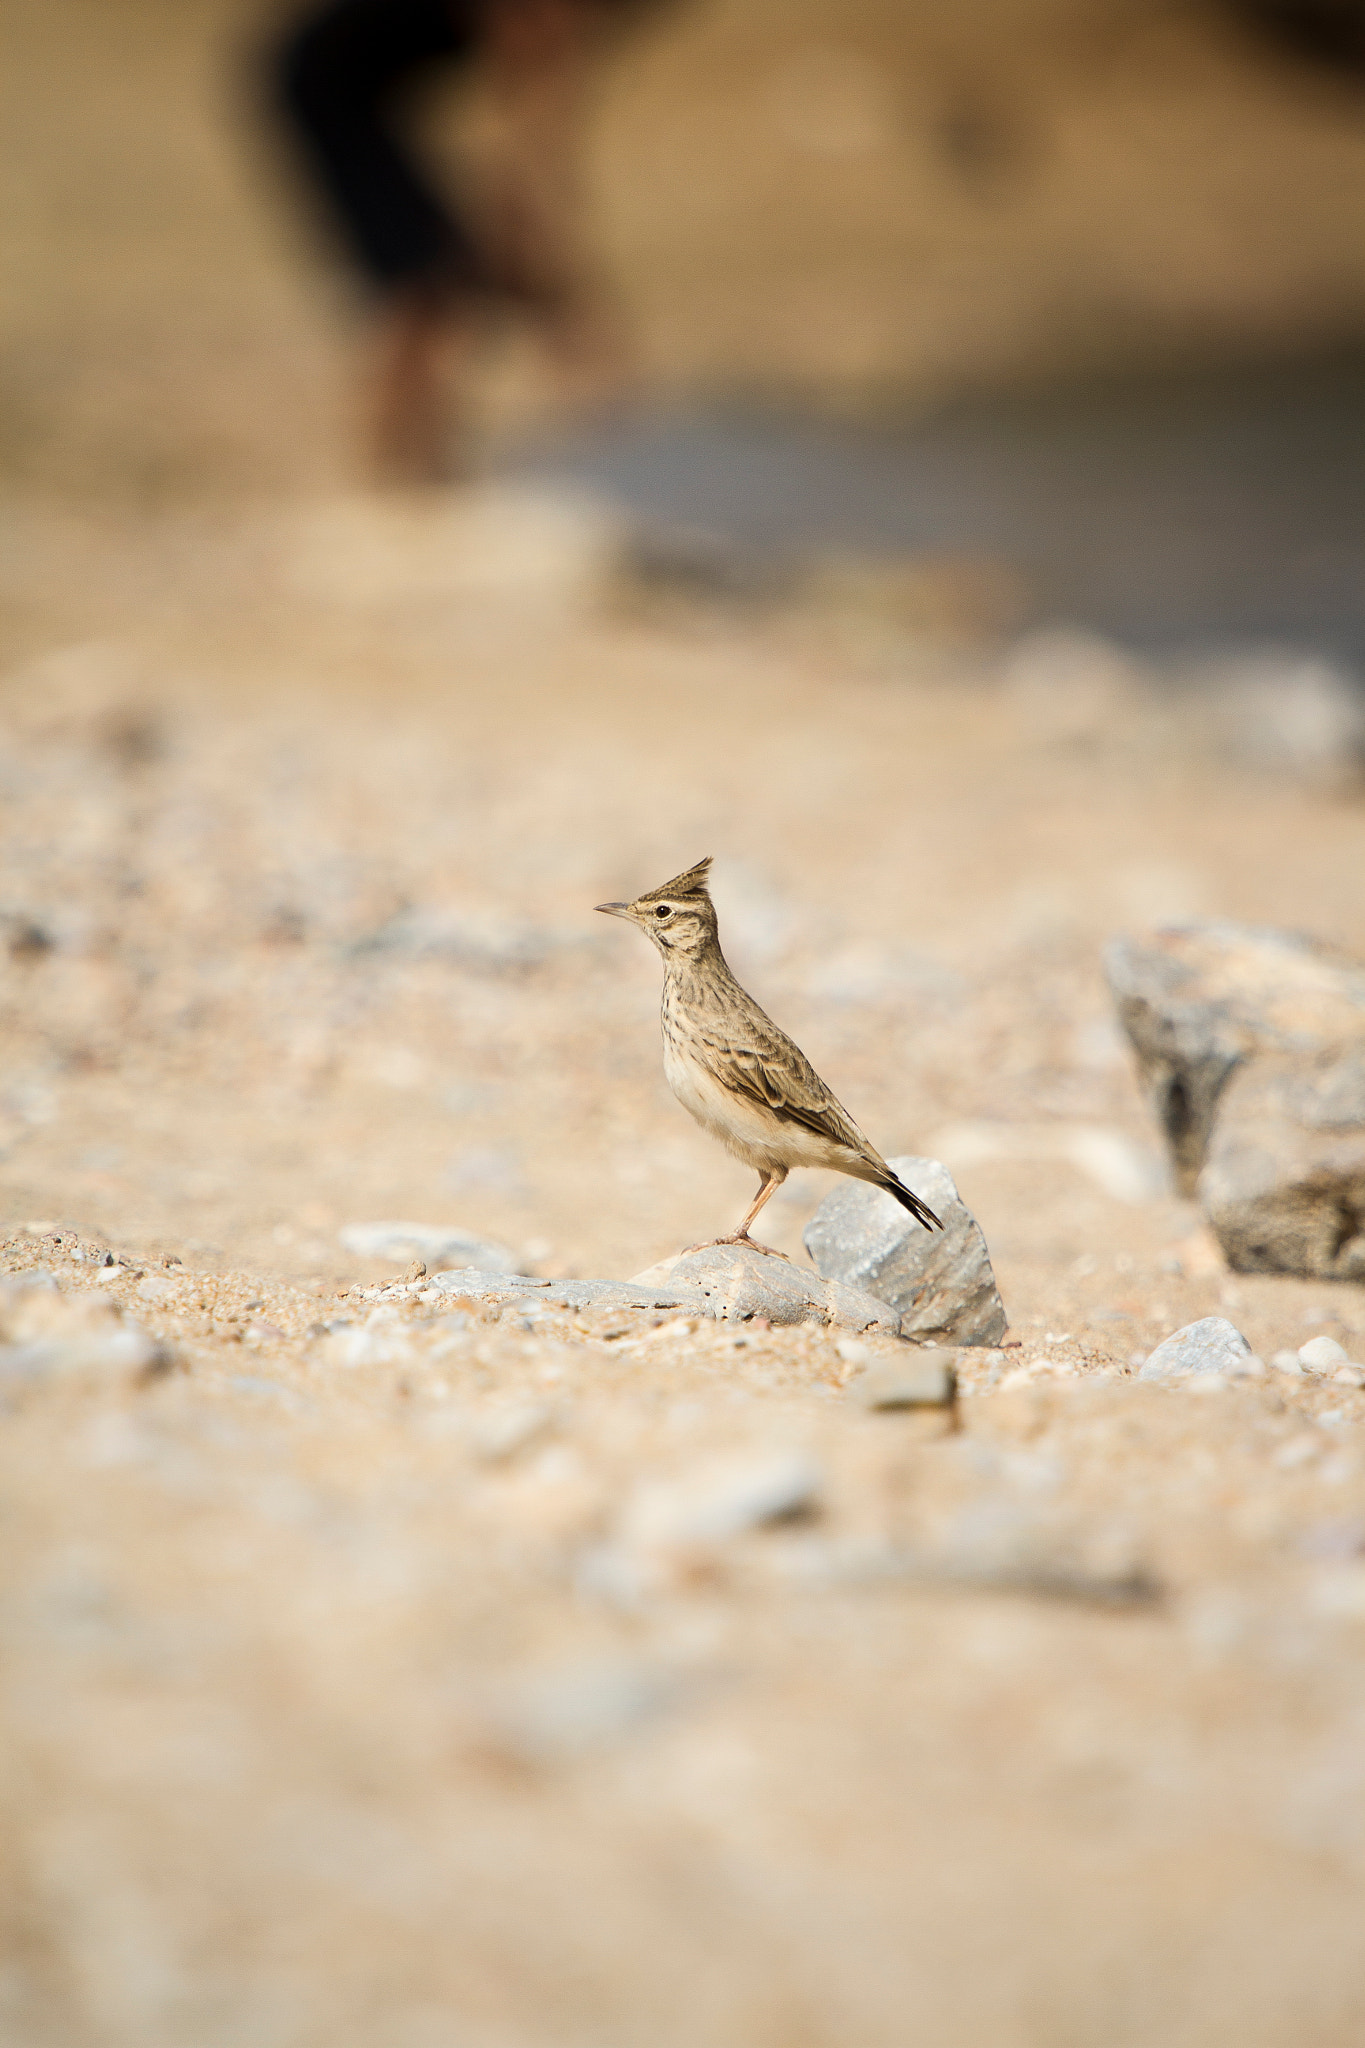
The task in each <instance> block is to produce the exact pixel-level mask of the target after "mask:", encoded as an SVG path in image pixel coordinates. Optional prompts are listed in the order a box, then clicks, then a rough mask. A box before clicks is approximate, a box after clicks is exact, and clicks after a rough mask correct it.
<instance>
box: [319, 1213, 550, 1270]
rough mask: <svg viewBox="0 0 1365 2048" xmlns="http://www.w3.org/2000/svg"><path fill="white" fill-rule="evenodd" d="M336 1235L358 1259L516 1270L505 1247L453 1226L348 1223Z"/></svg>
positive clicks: (512, 1253) (477, 1268) (476, 1268)
mask: <svg viewBox="0 0 1365 2048" xmlns="http://www.w3.org/2000/svg"><path fill="white" fill-rule="evenodd" d="M337 1235H338V1237H339V1239H340V1241H341V1243H342V1244H343V1245H344V1246H345V1248H346V1250H347V1251H348V1252H354V1253H355V1254H356V1255H357V1257H359V1258H362V1259H391V1260H392V1261H393V1263H394V1265H396V1266H406V1265H408V1264H409V1262H410V1261H411V1260H413V1259H421V1260H423V1261H424V1262H425V1263H426V1265H427V1267H428V1269H430V1268H431V1267H432V1266H439V1265H450V1264H451V1263H452V1262H453V1261H455V1260H458V1261H459V1264H460V1265H461V1267H465V1268H471V1267H472V1268H473V1269H474V1270H475V1271H476V1272H479V1273H515V1272H516V1271H517V1270H518V1268H517V1258H516V1254H515V1252H510V1251H509V1250H508V1249H507V1246H506V1245H504V1244H493V1243H491V1242H490V1241H489V1239H487V1238H483V1237H475V1236H474V1235H473V1234H472V1233H471V1232H470V1231H468V1230H460V1229H458V1228H456V1227H455V1225H453V1224H442V1223H348V1224H347V1225H346V1226H345V1228H344V1229H342V1230H340V1231H338V1233H337Z"/></svg>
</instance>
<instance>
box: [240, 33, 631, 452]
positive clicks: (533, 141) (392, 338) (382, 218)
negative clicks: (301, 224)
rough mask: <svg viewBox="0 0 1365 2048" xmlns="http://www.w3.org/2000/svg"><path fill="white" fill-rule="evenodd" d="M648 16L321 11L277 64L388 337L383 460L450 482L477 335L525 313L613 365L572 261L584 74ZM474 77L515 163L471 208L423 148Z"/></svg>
mask: <svg viewBox="0 0 1365 2048" xmlns="http://www.w3.org/2000/svg"><path fill="white" fill-rule="evenodd" d="M638 4H639V0H326V4H325V5H323V6H320V7H319V6H314V7H313V8H311V9H310V10H309V11H308V12H307V13H306V14H305V15H304V17H303V19H302V20H301V21H299V22H297V23H296V24H295V25H294V27H293V28H292V29H291V30H290V31H289V33H288V34H287V35H286V37H285V38H284V40H283V42H282V43H281V45H280V46H279V47H278V49H277V50H276V51H275V52H274V53H273V54H272V56H271V59H270V69H271V74H272V87H273V97H274V100H275V104H276V107H277V109H278V111H279V113H280V114H281V115H282V116H283V117H284V120H285V122H286V124H287V126H288V127H289V129H290V130H291V132H292V134H293V137H294V140H295V142H296V144H297V146H298V149H299V152H300V156H301V159H302V163H303V165H304V168H305V170H306V172H307V174H308V177H309V179H310V182H311V183H312V185H313V187H314V189H315V191H316V193H317V195H318V197H319V198H320V199H321V201H322V203H323V208H324V211H325V213H326V214H327V215H328V216H329V217H330V219H331V222H332V225H333V227H334V228H335V229H336V231H337V233H338V235H339V237H340V240H341V243H342V246H343V247H344V249H345V251H346V254H347V255H348V257H349V259H350V261H351V263H352V265H353V266H354V268H355V269H356V270H357V271H358V272H359V273H360V274H361V276H362V277H363V279H364V281H365V283H366V285H367V286H368V288H369V291H370V294H371V297H372V300H373V304H374V309H375V323H376V348H375V361H374V367H373V378H372V392H371V443H372V457H373V461H374V464H375V466H376V468H377V469H378V470H379V471H380V473H381V474H383V475H386V476H389V477H391V478H394V479H396V480H401V481H404V482H427V481H439V480H442V479H443V477H444V475H445V474H446V471H447V450H446V448H445V445H444V444H445V420H444V410H445V408H444V402H443V401H444V386H445V384H446V382H447V381H448V378H449V374H450V372H451V369H452V367H453V358H454V357H456V356H457V355H458V354H459V353H460V352H461V351H462V349H463V350H465V351H466V352H467V345H468V342H469V340H470V339H471V331H472V328H473V325H474V323H475V321H476V320H478V319H479V318H480V317H486V316H487V314H488V313H489V312H490V311H493V310H496V309H499V308H500V309H502V310H503V311H508V310H515V311H517V312H518V313H520V314H521V315H523V316H526V317H529V318H531V319H533V320H535V321H536V322H538V323H539V324H540V326H541V327H542V329H543V330H544V332H545V334H546V336H547V338H548V339H550V340H551V341H552V343H553V344H554V345H556V346H557V347H558V348H559V350H560V352H561V353H562V354H564V355H565V356H566V357H569V358H573V357H575V356H578V357H583V356H589V355H591V354H592V353H593V351H594V349H599V348H601V347H602V344H603V341H604V323H603V322H602V319H601V317H600V309H599V304H598V297H599V295H598V294H597V292H596V290H595V288H594V285H593V283H592V280H591V279H590V277H589V274H588V270H587V267H586V265H585V264H584V261H583V259H582V256H581V254H580V252H579V250H578V248H577V246H576V243H577V232H576V231H577V220H576V212H577V205H576V199H575V191H576V178H575V175H574V172H575V168H576V166H575V162H574V158H575V154H576V149H577V144H578V129H579V127H580V125H581V112H582V98H583V88H584V80H585V74H586V71H587V68H588V65H589V60H590V58H591V56H592V54H593V52H594V49H595V47H596V45H597V43H598V41H599V40H600V37H601V34H602V32H603V30H604V29H605V27H606V26H607V24H608V23H609V21H610V20H611V19H612V18H613V17H620V16H624V15H625V14H626V13H627V12H629V11H633V9H634V8H635V6H637V5H638ZM474 64H479V65H482V66H483V67H484V68H485V70H486V71H487V72H488V74H489V76H490V79H491V81H492V83H493V85H494V89H495V95H496V97H497V98H498V100H499V102H500V108H501V113H502V118H503V124H504V128H505V133H506V138H507V141H506V147H505V150H504V155H503V161H502V163H501V165H500V167H499V174H498V176H497V178H496V180H494V181H492V189H491V190H488V191H485V192H484V193H483V195H482V201H481V204H479V205H478V206H475V205H474V204H473V203H472V202H471V200H470V198H469V196H468V195H463V196H461V198H460V200H459V202H458V203H456V201H455V199H454V198H453V197H452V196H451V195H449V194H447V193H445V192H443V191H442V190H441V189H440V185H439V182H438V180H437V179H436V178H435V177H434V176H433V174H432V173H431V171H430V170H429V168H428V167H427V165H426V164H425V163H424V162H423V160H422V154H421V150H420V148H419V145H418V141H417V137H416V135H415V134H414V132H413V129H414V117H415V108H416V102H417V99H418V97H419V95H420V93H421V92H422V91H423V90H424V89H425V88H426V87H427V86H429V85H430V84H431V82H432V81H433V80H434V79H440V78H442V77H444V76H446V75H448V74H451V73H453V72H458V71H460V70H461V69H463V68H465V67H468V66H471V65H474Z"/></svg>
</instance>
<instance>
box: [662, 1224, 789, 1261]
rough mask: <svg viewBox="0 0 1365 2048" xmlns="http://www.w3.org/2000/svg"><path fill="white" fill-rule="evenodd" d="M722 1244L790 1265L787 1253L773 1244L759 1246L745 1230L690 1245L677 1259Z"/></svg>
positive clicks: (754, 1238)
mask: <svg viewBox="0 0 1365 2048" xmlns="http://www.w3.org/2000/svg"><path fill="white" fill-rule="evenodd" d="M724 1244H742V1245H743V1246H744V1247H745V1249H746V1250H747V1251H751V1252H762V1253H763V1255H764V1257H765V1258H769V1259H786V1261H787V1264H788V1265H790V1264H791V1256H790V1254H789V1253H787V1252H780V1251H779V1250H778V1249H777V1246H776V1245H775V1244H760V1243H759V1242H758V1239H757V1238H756V1237H750V1236H749V1233H748V1232H747V1231H746V1230H736V1231H734V1232H733V1233H732V1234H731V1235H730V1236H729V1237H708V1238H707V1240H706V1242H705V1244H690V1245H688V1246H687V1248H686V1250H684V1251H681V1252H679V1254H678V1257H679V1258H680V1259H685V1258H686V1257H687V1256H688V1253H689V1252H710V1251H714V1250H715V1249H716V1247H717V1245H724Z"/></svg>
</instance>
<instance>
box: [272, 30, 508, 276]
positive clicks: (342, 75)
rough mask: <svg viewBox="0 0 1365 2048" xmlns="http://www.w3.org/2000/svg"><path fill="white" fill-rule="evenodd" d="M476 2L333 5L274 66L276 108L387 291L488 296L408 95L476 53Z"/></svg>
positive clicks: (350, 240)
mask: <svg viewBox="0 0 1365 2048" xmlns="http://www.w3.org/2000/svg"><path fill="white" fill-rule="evenodd" d="M478 42H479V30H478V18H477V12H476V9H475V7H474V6H473V5H468V6H462V5H461V4H460V0H331V4H329V5H327V6H325V7H322V8H317V9H314V10H313V11H311V12H310V13H309V14H308V15H307V16H306V18H305V19H304V20H303V21H302V22H301V23H300V24H299V25H298V26H297V27H296V28H295V29H294V30H293V31H292V32H291V33H290V35H289V36H288V38H287V40H286V41H285V42H284V44H283V45H282V46H281V47H280V49H279V50H278V51H277V52H276V54H275V56H274V59H273V66H272V68H273V73H274V87H275V97H276V101H277V104H278V105H279V106H280V108H281V109H282V111H283V113H284V115H285V117H286V121H287V123H288V125H289V127H290V128H291V130H292V131H293V134H294V137H295V140H296V142H297V143H298V144H299V145H300V147H301V149H302V153H303V159H304V163H305V165H306V167H307V169H308V171H309V172H310V174H311V177H312V180H313V182H314V183H315V184H316V186H317V188H318V190H319V192H320V194H321V197H322V199H323V201H324V203H325V205H326V209H327V211H328V213H329V214H330V216H331V219H332V222H333V225H334V227H335V228H336V229H337V230H338V231H339V232H340V235H341V238H342V241H343V244H344V246H345V247H346V249H347V251H348V253H349V254H350V256H351V257H352V259H353V260H354V262H355V263H356V265H357V266H358V267H359V269H360V270H361V271H362V272H363V273H364V275H365V277H366V278H367V279H368V280H369V282H370V284H371V285H372V286H373V287H374V288H375V290H376V291H378V292H379V293H381V294H385V295H387V294H390V293H392V292H395V291H400V290H410V289H412V288H413V287H414V286H426V287H429V288H430V289H431V291H432V292H433V293H438V294H440V293H450V294H457V293H461V292H472V291H479V290H481V289H485V288H486V287H487V285H488V282H489V280H488V278H487V276H486V266H485V264H484V261H483V259H482V257H481V255H480V251H479V247H478V244H477V241H476V239H475V237H474V236H473V234H472V233H471V232H470V231H469V229H468V228H467V227H466V226H465V224H464V223H463V222H462V221H461V220H460V219H459V218H458V217H457V215H456V214H455V212H454V211H453V210H452V209H451V207H450V206H449V205H448V204H447V202H446V201H445V199H444V198H443V197H442V195H441V194H440V193H439V192H438V191H437V190H436V188H435V187H434V186H433V184H432V182H431V180H430V179H429V178H428V177H427V175H426V174H425V171H424V169H423V167H422V165H421V163H420V161H419V160H418V158H417V157H416V155H415V154H414V152H413V149H412V147H411V144H410V142H409V140H408V137H407V135H406V133H405V127H406V122H405V115H406V112H407V104H408V99H409V95H410V93H411V91H412V89H413V88H414V87H415V86H418V85H420V84H421V83H424V82H425V81H426V79H428V78H429V77H431V76H432V75H433V74H435V73H439V72H441V71H444V70H449V69H450V68H452V67H453V66H455V65H458V64H460V63H461V62H464V61H467V60H468V59H469V58H470V57H472V56H473V55H474V54H475V52H476V50H477V48H478Z"/></svg>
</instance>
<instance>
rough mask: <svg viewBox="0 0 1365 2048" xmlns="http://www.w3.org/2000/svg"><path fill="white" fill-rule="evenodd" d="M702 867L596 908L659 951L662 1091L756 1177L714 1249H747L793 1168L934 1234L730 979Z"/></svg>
mask: <svg viewBox="0 0 1365 2048" xmlns="http://www.w3.org/2000/svg"><path fill="white" fill-rule="evenodd" d="M710 865H711V861H710V857H709V855H708V857H707V858H706V859H705V860H702V861H698V862H697V865H696V866H695V867H694V868H689V869H688V870H687V872H686V873H685V874H682V875H675V876H674V878H673V880H672V881H671V882H665V883H664V884H663V885H662V887H660V888H658V889H650V890H649V891H648V892H647V893H646V894H645V895H643V896H637V897H636V898H635V901H634V902H633V903H599V904H598V905H597V908H598V909H599V910H602V911H605V912H607V914H608V915H609V916H611V917H624V918H627V919H628V920H629V921H630V922H631V923H632V924H637V925H639V927H640V929H641V931H644V932H647V933H648V935H649V937H650V939H651V940H652V941H653V943H654V944H655V945H656V946H657V947H658V949H659V952H660V954H661V955H662V958H663V963H664V994H663V1035H664V1074H665V1076H666V1077H667V1080H668V1085H669V1087H670V1088H671V1089H672V1090H673V1093H674V1094H675V1095H676V1096H677V1098H678V1100H679V1102H681V1104H682V1106H683V1108H684V1109H685V1110H687V1111H688V1112H689V1114H690V1115H692V1116H694V1117H695V1118H696V1120H697V1122H698V1123H699V1124H701V1125H702V1127H703V1129H705V1130H708V1131H710V1132H711V1134H712V1136H713V1137H716V1138H719V1139H720V1141H721V1143H722V1144H723V1145H725V1146H727V1147H728V1149H729V1150H730V1151H731V1152H733V1153H734V1155H735V1157H736V1158H737V1159H742V1160H743V1161H744V1162H745V1164H746V1165H748V1166H752V1167H753V1168H754V1169H755V1171H756V1172H757V1173H758V1175H759V1189H758V1194H757V1195H756V1197H755V1198H754V1201H753V1204H752V1206H751V1208H750V1210H749V1213H748V1215H747V1216H746V1217H745V1218H744V1221H743V1222H742V1223H741V1224H740V1226H739V1229H738V1230H737V1231H736V1232H735V1233H734V1235H733V1236H732V1237H722V1238H716V1239H715V1240H714V1242H715V1243H717V1244H748V1243H751V1242H752V1240H751V1238H750V1237H749V1225H750V1224H751V1223H752V1222H753V1220H754V1218H755V1217H756V1216H757V1214H758V1212H759V1210H760V1209H761V1208H762V1207H763V1204H764V1203H765V1202H766V1201H767V1199H768V1197H769V1196H770V1195H771V1194H772V1192H773V1190H774V1189H775V1188H779V1187H781V1185H782V1183H783V1181H784V1180H785V1179H786V1178H787V1175H788V1174H789V1173H790V1171H791V1169H792V1168H793V1167H794V1166H825V1167H833V1168H834V1169H835V1170H836V1171H837V1172H839V1173H847V1174H850V1175H852V1177H853V1178H854V1179H855V1180H865V1181H870V1182H871V1183H872V1185H873V1186H874V1187H879V1188H884V1189H885V1190H886V1192H887V1193H888V1194H890V1195H894V1196H895V1198H896V1200H897V1201H898V1202H899V1203H900V1205H901V1207H902V1208H904V1209H908V1210H909V1211H910V1214H911V1215H912V1216H914V1217H915V1218H916V1219H917V1221H919V1222H920V1223H922V1224H923V1225H924V1226H925V1228H926V1229H930V1230H940V1229H942V1227H943V1226H942V1224H941V1223H940V1222H939V1219H938V1217H937V1216H935V1214H934V1212H933V1210H932V1209H930V1208H929V1207H928V1206H927V1204H925V1203H924V1202H922V1201H921V1200H920V1198H919V1196H918V1195H917V1194H915V1193H914V1192H913V1191H912V1190H911V1189H910V1188H907V1187H905V1186H904V1185H903V1184H902V1182H901V1181H899V1180H898V1179H897V1178H896V1176H895V1174H894V1173H893V1172H892V1171H891V1168H890V1167H889V1166H888V1165H887V1163H886V1161H885V1160H884V1159H883V1158H882V1156H881V1154H880V1153H879V1152H877V1151H876V1150H875V1149H874V1147H873V1146H871V1145H869V1143H868V1141H867V1139H866V1138H865V1137H864V1136H863V1134H862V1132H861V1131H860V1130H859V1129H858V1126H857V1125H856V1124H855V1123H854V1121H853V1119H852V1117H851V1116H850V1115H849V1113H848V1111H847V1110H846V1109H845V1108H844V1107H843V1105H842V1103H840V1102H837V1101H836V1100H835V1098H834V1096H833V1095H832V1094H831V1093H830V1091H829V1089H828V1088H827V1087H826V1086H825V1084H824V1082H823V1081H822V1080H821V1079H820V1076H819V1075H818V1074H817V1073H816V1071H815V1069H814V1067H813V1066H812V1065H811V1063H810V1061H809V1060H808V1059H807V1058H806V1055H805V1054H804V1053H803V1052H802V1050H801V1048H800V1047H799V1046H797V1045H793V1043H792V1041H791V1040H790V1038H788V1037H787V1034H786V1033H785V1031H780V1030H779V1029H778V1027H777V1025H776V1024H774V1023H773V1021H772V1018H771V1017H769V1016H766V1015H765V1014H764V1012H763V1011H762V1010H760V1008H759V1007H758V1004H757V1003H756V1002H755V1001H754V999H753V997H752V996H750V995H747V994H746V993H745V991H744V990H743V989H742V988H741V987H740V985H739V983H738V982H737V981H736V980H735V977H734V975H733V974H731V972H730V969H729V967H728V966H727V964H726V960H725V955H724V954H723V953H722V952H721V949H720V935H719V930H718V927H717V922H716V908H715V905H714V904H713V903H712V901H711V897H710V892H709V890H708V888H707V882H706V877H707V870H708V869H709V868H710ZM694 1249H698V1247H694ZM759 1249H761V1250H768V1249H769V1247H768V1246H761V1247H759Z"/></svg>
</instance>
